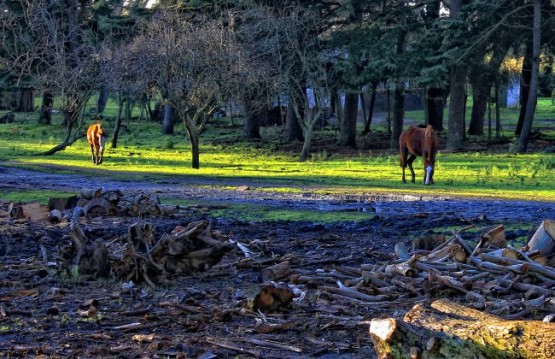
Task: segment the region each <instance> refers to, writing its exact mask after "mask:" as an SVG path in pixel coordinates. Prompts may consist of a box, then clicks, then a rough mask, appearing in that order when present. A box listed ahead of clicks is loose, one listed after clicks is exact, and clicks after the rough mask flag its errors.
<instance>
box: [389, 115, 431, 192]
mask: <svg viewBox="0 0 555 359" xmlns="http://www.w3.org/2000/svg"><path fill="white" fill-rule="evenodd" d="M438 145H439V139H438V137H437V134H436V132H435V131H434V130H433V128H432V126H430V125H428V127H425V128H422V127H409V128H408V129H407V130H405V131H403V132H402V133H401V135H400V136H399V149H400V153H401V168H402V169H403V182H404V183H407V181H406V180H405V168H406V167H407V165H408V166H409V169H410V172H411V174H412V183H414V182H415V174H414V169H413V168H412V162H413V161H414V159H415V158H416V156H421V157H422V161H423V162H424V171H425V175H424V184H426V185H428V184H434V165H435V162H436V153H437V147H438ZM409 154H410V156H409ZM407 156H408V158H407Z"/></svg>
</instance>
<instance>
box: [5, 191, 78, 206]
mask: <svg viewBox="0 0 555 359" xmlns="http://www.w3.org/2000/svg"><path fill="white" fill-rule="evenodd" d="M73 195H76V193H72V192H64V191H48V190H20V189H18V190H17V191H9V190H0V199H2V200H4V201H8V202H33V201H36V202H39V203H40V204H43V205H46V204H47V203H48V199H49V198H51V197H59V198H67V197H70V196H73Z"/></svg>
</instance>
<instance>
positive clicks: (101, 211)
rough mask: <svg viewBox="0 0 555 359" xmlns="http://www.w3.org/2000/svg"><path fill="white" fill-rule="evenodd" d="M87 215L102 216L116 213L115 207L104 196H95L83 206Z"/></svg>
mask: <svg viewBox="0 0 555 359" xmlns="http://www.w3.org/2000/svg"><path fill="white" fill-rule="evenodd" d="M83 211H84V212H85V215H86V216H88V217H94V216H102V215H108V214H113V213H115V209H113V208H112V204H111V203H110V202H108V201H107V200H105V199H104V198H93V199H91V200H90V201H89V202H87V204H86V205H85V207H83Z"/></svg>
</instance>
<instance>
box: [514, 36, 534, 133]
mask: <svg viewBox="0 0 555 359" xmlns="http://www.w3.org/2000/svg"><path fill="white" fill-rule="evenodd" d="M532 46H533V45H532V44H527V45H526V53H525V54H524V61H522V74H521V75H520V99H519V101H520V112H519V114H518V122H517V124H516V129H515V135H516V136H519V135H520V133H521V132H522V125H523V124H524V117H525V115H526V108H527V107H528V106H527V105H528V98H529V94H530V81H531V79H532V57H533V50H532Z"/></svg>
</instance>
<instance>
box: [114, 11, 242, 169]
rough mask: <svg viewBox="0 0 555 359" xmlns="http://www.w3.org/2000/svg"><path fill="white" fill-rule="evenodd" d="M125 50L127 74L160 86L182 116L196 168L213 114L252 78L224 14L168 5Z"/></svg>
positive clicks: (148, 83) (179, 116) (146, 83)
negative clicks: (181, 10)
mask: <svg viewBox="0 0 555 359" xmlns="http://www.w3.org/2000/svg"><path fill="white" fill-rule="evenodd" d="M121 51H122V53H124V54H126V56H125V59H124V61H125V63H126V66H127V74H128V76H130V77H132V78H133V79H135V80H136V81H140V82H141V83H142V85H143V89H146V88H149V87H155V88H156V89H157V90H158V91H159V93H160V94H161V96H162V98H163V99H164V101H165V102H166V103H168V104H170V105H171V106H172V107H173V108H174V109H175V111H176V116H177V118H178V119H181V120H182V121H183V124H184V125H185V129H186V132H187V136H188V138H189V141H190V143H191V154H192V168H199V167H200V154H199V139H200V135H201V134H202V132H203V131H204V129H205V127H206V124H207V122H208V120H209V119H210V117H211V115H212V114H213V113H214V111H215V110H217V109H218V108H219V106H220V104H221V103H224V102H225V100H226V99H227V98H229V97H230V96H232V95H233V94H234V93H235V92H236V91H237V88H238V86H249V83H251V80H252V71H250V68H249V66H247V64H246V63H245V59H244V56H243V55H244V53H243V51H242V49H241V46H240V45H239V43H238V41H236V39H235V37H234V34H233V32H232V31H231V30H230V28H229V27H228V26H226V25H225V24H224V22H223V21H221V20H212V19H207V18H199V17H196V16H195V15H192V14H189V15H188V14H184V13H179V12H177V11H168V10H163V11H160V12H158V13H156V14H155V15H154V16H153V17H152V19H151V20H149V21H147V22H144V23H143V24H142V25H141V29H140V31H139V35H138V36H137V37H136V38H135V39H134V41H133V42H132V43H131V44H130V45H128V46H126V47H125V48H123V49H121Z"/></svg>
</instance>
